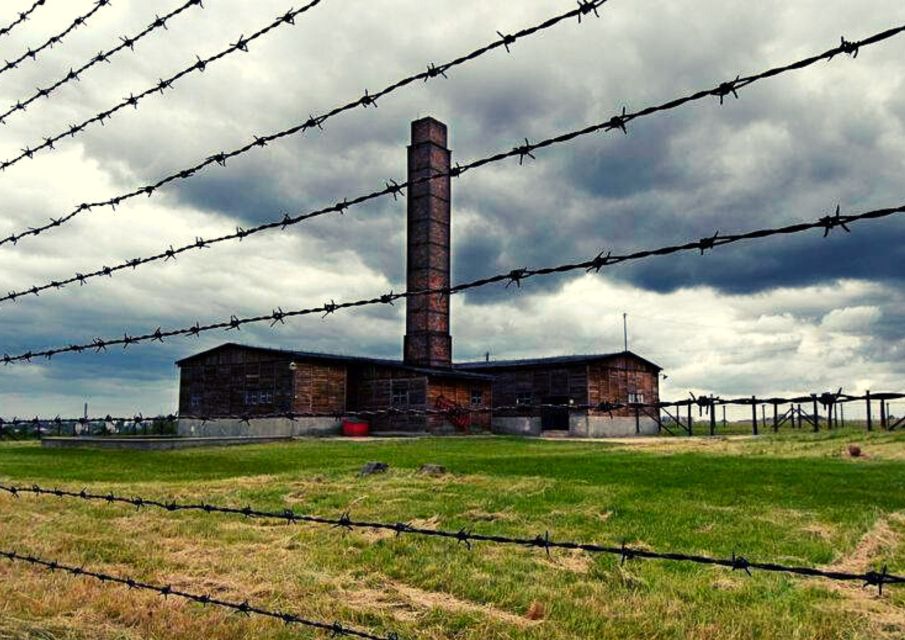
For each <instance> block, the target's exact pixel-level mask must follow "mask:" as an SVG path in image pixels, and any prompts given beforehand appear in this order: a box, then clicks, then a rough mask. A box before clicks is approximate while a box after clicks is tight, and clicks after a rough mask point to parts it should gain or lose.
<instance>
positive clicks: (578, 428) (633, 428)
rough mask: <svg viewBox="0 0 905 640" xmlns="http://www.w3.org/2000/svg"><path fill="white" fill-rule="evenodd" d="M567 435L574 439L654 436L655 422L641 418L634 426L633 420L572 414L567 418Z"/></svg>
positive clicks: (655, 431) (655, 430)
mask: <svg viewBox="0 0 905 640" xmlns="http://www.w3.org/2000/svg"><path fill="white" fill-rule="evenodd" d="M569 435H570V436H574V437H576V438H625V437H629V436H635V435H640V436H655V435H657V421H656V420H654V419H653V418H647V417H642V418H641V419H640V420H639V421H638V423H637V424H636V423H635V419H634V418H617V417H612V418H611V417H609V416H587V415H580V414H573V415H572V416H570V418H569Z"/></svg>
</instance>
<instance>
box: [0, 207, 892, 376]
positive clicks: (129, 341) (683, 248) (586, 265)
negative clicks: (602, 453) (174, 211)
mask: <svg viewBox="0 0 905 640" xmlns="http://www.w3.org/2000/svg"><path fill="white" fill-rule="evenodd" d="M903 213H905V205H903V206H900V207H893V208H888V209H875V210H872V211H867V212H865V213H859V214H852V215H848V214H845V215H844V214H842V213H841V212H840V210H839V209H838V208H837V209H836V213H835V215H828V216H822V217H820V218H818V219H817V220H814V221H812V222H801V223H797V224H791V225H786V226H783V227H773V228H767V229H758V230H756V231H749V232H746V233H741V234H734V235H733V234H727V235H720V234H719V233H717V234H713V235H711V236H708V237H705V238H703V239H701V240H696V241H691V242H686V243H684V244H675V245H667V246H664V247H660V248H657V249H644V250H641V251H635V252H633V253H628V254H624V255H613V253H612V252H610V251H602V252H600V253H599V254H597V255H596V256H595V257H593V258H590V259H588V260H584V261H582V262H572V263H565V264H560V265H557V266H553V267H542V268H537V269H529V268H519V269H512V270H510V271H508V272H506V273H499V274H497V275H493V276H489V277H486V278H480V279H478V280H472V281H470V282H463V283H460V284H457V285H453V286H451V287H439V288H430V289H422V290H418V291H404V292H401V293H395V292H393V291H390V292H389V293H385V294H382V295H379V296H375V297H373V298H363V299H359V300H355V301H350V302H340V303H337V302H335V301H334V300H330V301H329V302H327V303H324V304H322V305H319V306H316V307H309V308H305V309H296V310H292V311H284V310H283V309H282V308H278V309H275V310H273V311H272V312H270V313H268V314H264V315H258V316H251V317H245V318H239V317H237V316H235V315H233V316H231V317H230V318H229V320H224V321H220V322H213V323H210V324H206V325H202V324H200V323H199V322H196V323H195V324H194V325H193V326H190V327H184V328H179V329H168V330H166V331H165V330H163V329H162V328H160V327H158V328H157V329H156V330H155V331H153V332H151V333H145V334H142V335H129V334H128V333H126V334H124V335H123V337H122V338H111V339H104V338H95V339H94V340H92V341H91V342H86V343H82V344H71V345H69V346H64V347H56V348H52V349H44V350H40V351H26V352H24V353H20V354H18V355H10V354H8V353H4V354H3V356H2V357H0V362H2V363H3V364H5V365H8V364H12V363H15V362H23V361H30V360H32V359H34V358H39V357H43V358H47V359H50V358H52V357H53V356H55V355H58V354H62V353H83V352H85V351H90V350H94V351H106V349H107V347H112V346H122V347H123V348H128V347H130V346H132V345H135V344H139V343H144V342H163V341H164V340H165V339H166V338H171V337H175V336H185V337H192V336H194V337H197V336H199V335H200V334H202V333H206V332H209V331H214V330H218V329H223V330H226V331H236V330H239V329H241V328H242V327H243V326H245V325H248V324H260V323H263V322H268V323H270V325H271V327H273V326H275V325H277V324H284V323H285V321H286V319H287V318H294V317H299V316H307V315H312V314H321V315H322V316H323V317H327V316H330V315H333V314H334V313H336V312H337V311H340V310H343V309H353V308H358V307H367V306H374V305H392V304H393V303H394V302H396V301H399V300H407V299H409V298H415V297H419V296H425V295H437V294H440V295H454V294H458V293H463V292H465V291H468V290H471V289H477V288H481V287H485V286H488V285H491V284H504V285H505V286H506V287H507V288H508V287H510V286H513V285H514V286H516V287H517V288H520V287H521V283H522V282H523V281H525V280H528V279H530V278H536V277H541V276H548V275H553V274H558V273H568V272H571V271H579V270H583V271H586V272H588V273H590V272H594V273H599V272H600V271H601V270H602V269H604V268H605V267H610V266H614V265H617V264H621V263H624V262H632V261H637V260H644V259H647V258H652V257H654V256H667V255H672V254H676V253H682V252H688V251H700V252H701V255H704V254H705V253H706V252H707V251H708V250H712V249H715V248H716V247H720V246H724V245H728V244H733V243H737V242H742V241H747V240H755V239H764V238H768V237H770V236H777V235H792V234H797V233H803V232H806V231H811V230H814V229H817V230H821V231H823V232H824V238H826V237H827V235H828V234H829V232H830V231H831V230H833V229H836V228H842V229H844V230H845V231H846V232H847V233H850V232H851V229H849V225H853V224H855V223H856V222H860V221H865V220H877V219H881V218H887V217H890V216H893V215H899V214H903Z"/></svg>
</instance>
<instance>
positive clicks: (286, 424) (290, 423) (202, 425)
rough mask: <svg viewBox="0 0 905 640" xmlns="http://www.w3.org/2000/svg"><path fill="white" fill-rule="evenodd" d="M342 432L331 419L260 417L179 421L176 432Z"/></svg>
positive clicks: (195, 435)
mask: <svg viewBox="0 0 905 640" xmlns="http://www.w3.org/2000/svg"><path fill="white" fill-rule="evenodd" d="M341 432H342V422H341V421H340V420H337V419H335V418H298V419H296V420H289V419H288V418H262V419H260V420H250V421H249V422H243V421H242V420H224V419H218V420H208V421H206V422H202V421H201V420H180V421H179V426H178V433H179V435H180V436H181V437H186V438H210V437H230V438H239V437H249V436H256V437H277V438H299V437H324V436H335V435H339V434H340V433H341Z"/></svg>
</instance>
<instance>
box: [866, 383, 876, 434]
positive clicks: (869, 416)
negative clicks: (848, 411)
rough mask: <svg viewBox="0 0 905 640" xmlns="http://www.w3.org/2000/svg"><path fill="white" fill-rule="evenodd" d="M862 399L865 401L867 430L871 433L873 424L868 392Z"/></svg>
mask: <svg viewBox="0 0 905 640" xmlns="http://www.w3.org/2000/svg"><path fill="white" fill-rule="evenodd" d="M864 397H865V398H866V399H867V430H868V431H873V430H874V422H873V416H872V415H871V412H870V391H869V390H868V392H867V393H865V394H864Z"/></svg>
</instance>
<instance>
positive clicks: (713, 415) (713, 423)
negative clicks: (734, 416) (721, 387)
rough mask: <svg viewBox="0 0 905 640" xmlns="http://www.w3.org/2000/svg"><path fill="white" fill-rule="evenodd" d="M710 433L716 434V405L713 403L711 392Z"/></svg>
mask: <svg viewBox="0 0 905 640" xmlns="http://www.w3.org/2000/svg"><path fill="white" fill-rule="evenodd" d="M710 435H712V436H715V435H716V405H715V404H713V394H710Z"/></svg>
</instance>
